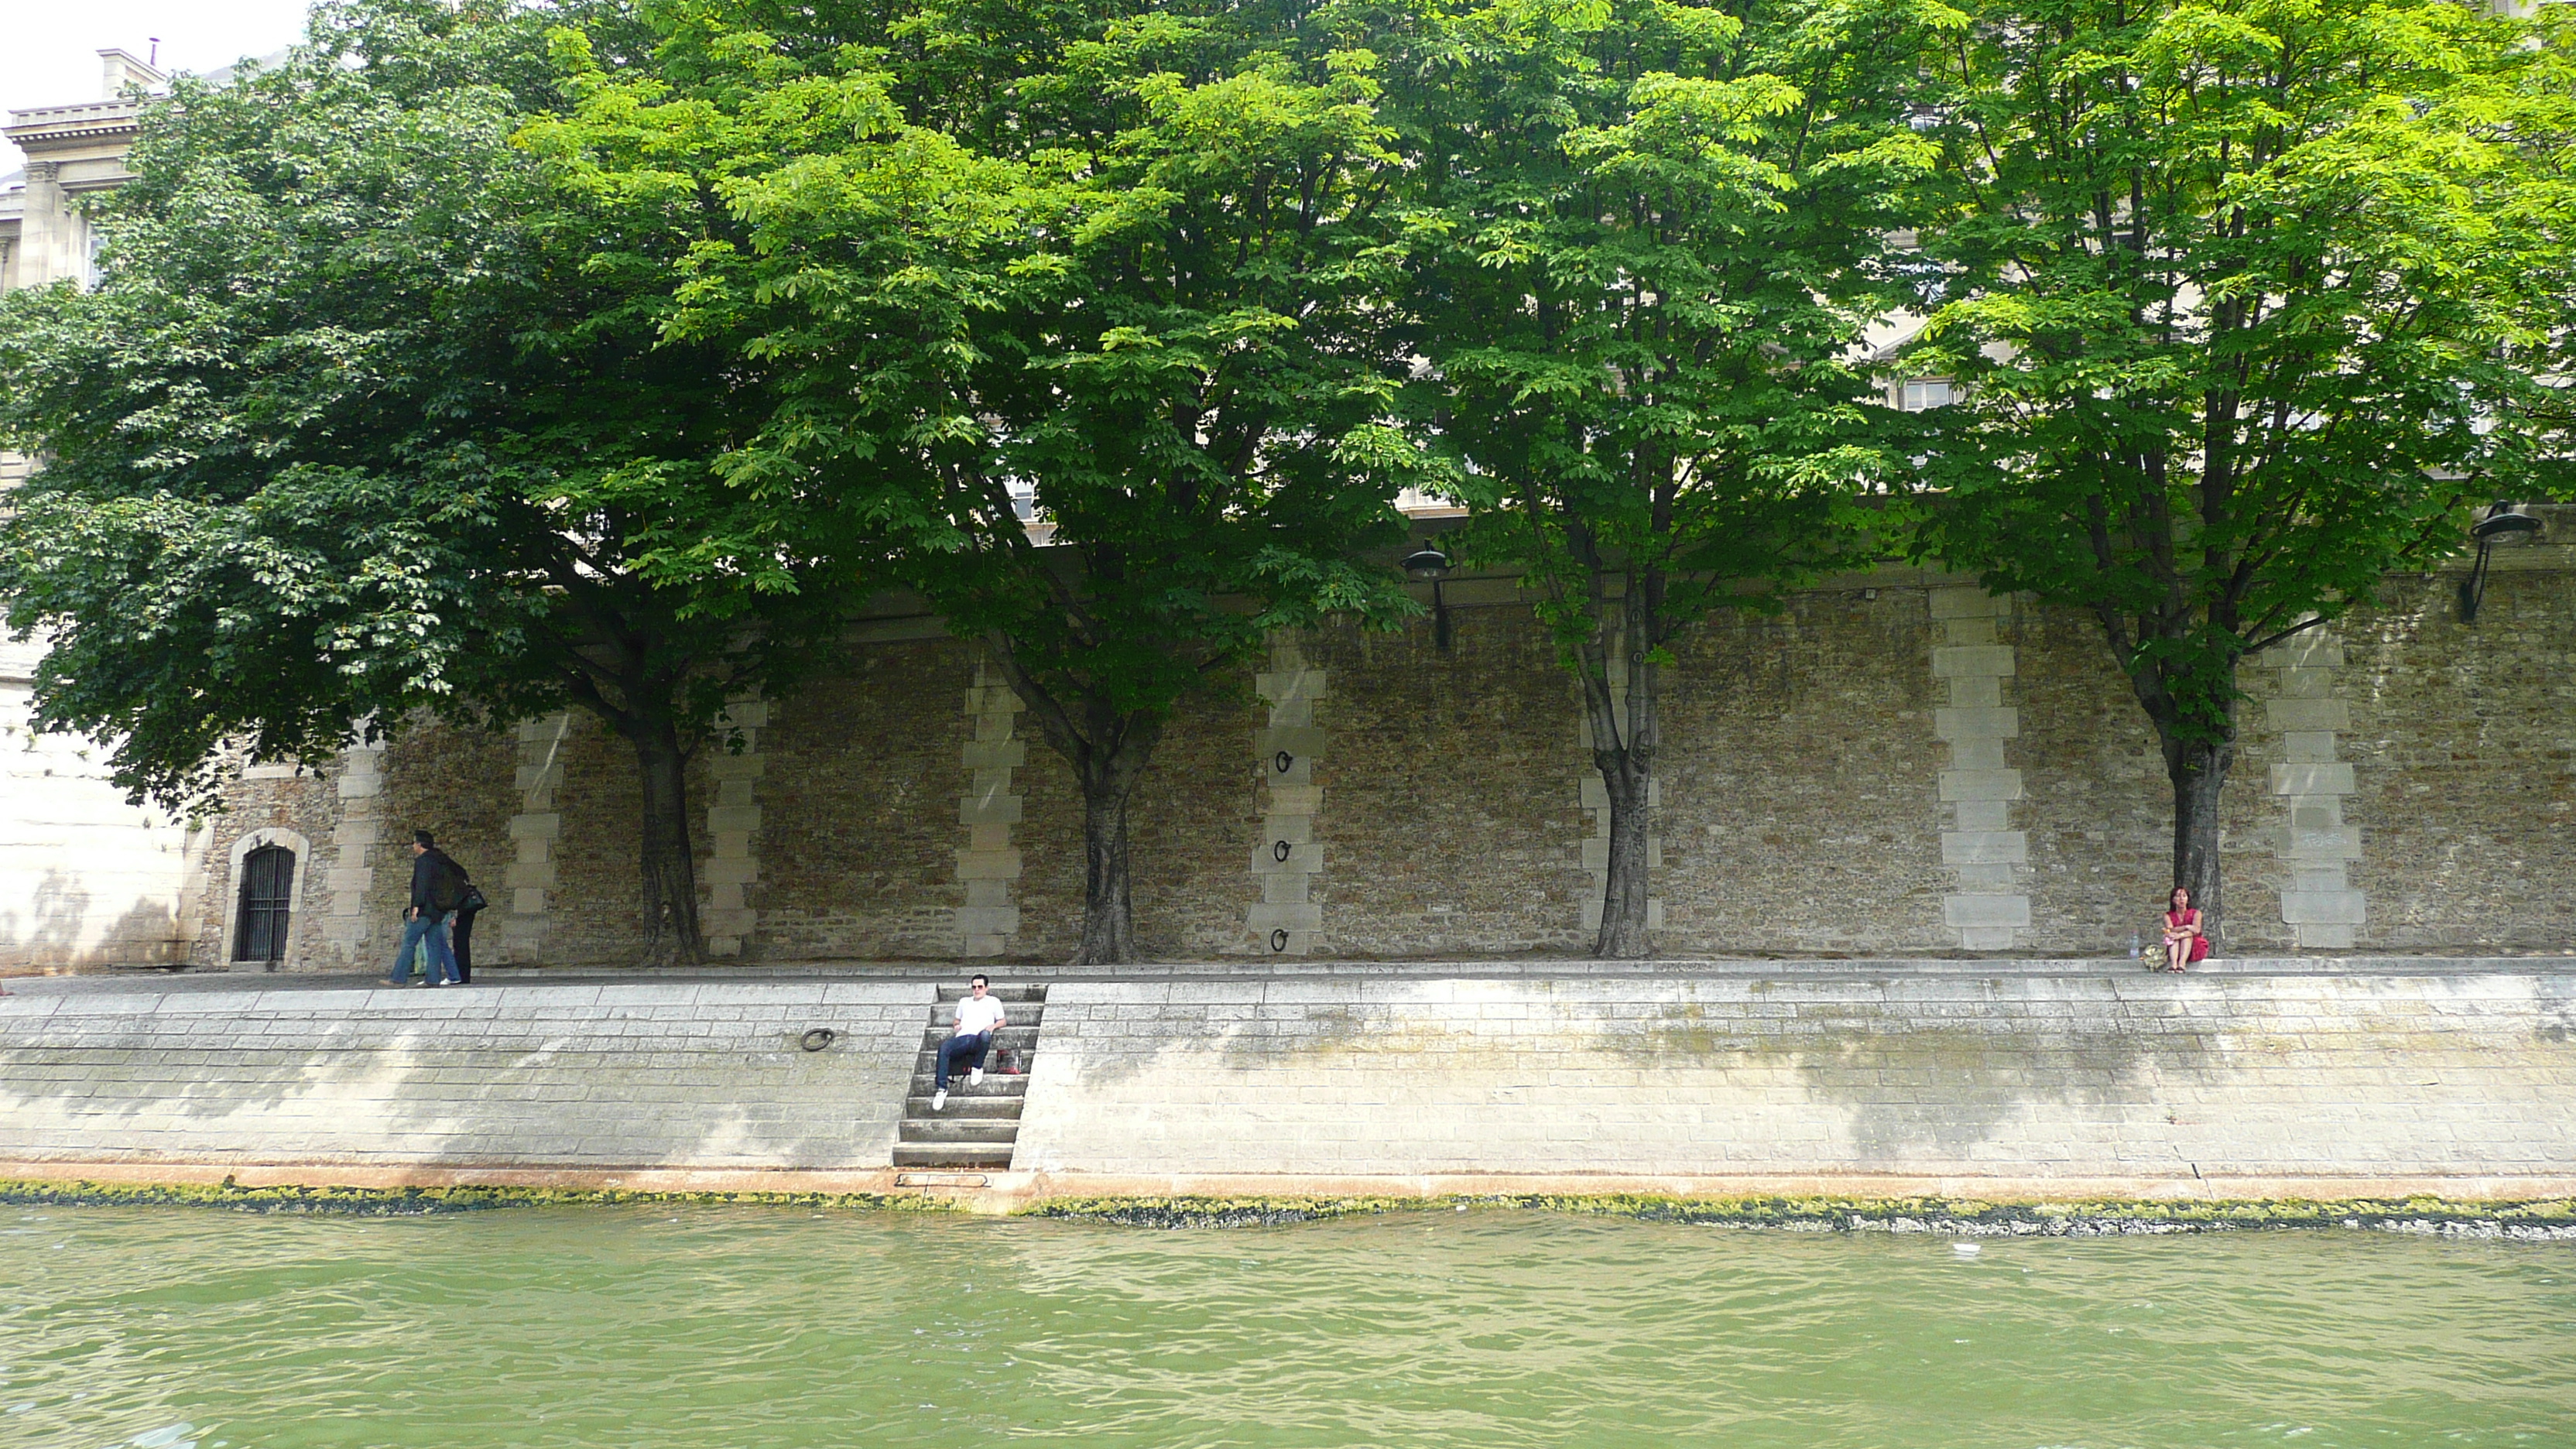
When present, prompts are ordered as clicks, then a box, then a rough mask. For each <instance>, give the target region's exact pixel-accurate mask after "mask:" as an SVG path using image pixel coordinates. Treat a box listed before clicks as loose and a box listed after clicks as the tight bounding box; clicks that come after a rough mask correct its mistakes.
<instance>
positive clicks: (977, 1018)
mask: <svg viewBox="0 0 2576 1449" xmlns="http://www.w3.org/2000/svg"><path fill="white" fill-rule="evenodd" d="M990 986H991V983H989V982H987V981H986V980H985V979H984V978H983V977H981V976H978V977H976V978H975V979H974V980H972V981H969V982H968V983H966V989H967V990H968V991H969V992H970V993H972V994H971V995H968V996H967V997H966V998H964V999H963V1000H961V1001H959V1002H958V1003H957V1019H956V1025H955V1028H954V1029H953V1030H952V1031H950V1033H949V1035H948V1040H946V1041H944V1042H941V1043H940V1044H939V1069H938V1071H936V1072H935V1073H933V1074H932V1076H931V1082H930V1087H931V1090H930V1110H931V1111H933V1112H938V1111H942V1110H945V1109H946V1107H947V1106H948V1074H949V1073H950V1072H952V1071H954V1070H956V1065H957V1063H959V1062H961V1061H962V1062H964V1063H965V1064H966V1085H968V1086H970V1087H971V1086H974V1085H975V1084H976V1083H978V1082H981V1081H982V1080H984V1053H985V1052H987V1051H989V1050H991V1049H992V1046H993V1034H994V1033H996V1032H998V1031H1000V1030H1001V1029H1002V1028H1003V1027H1006V1026H1008V1025H1010V1022H1009V1021H1007V1020H1005V1019H1004V1018H1003V1015H1002V1003H1000V1002H998V1001H995V1000H994V999H993V998H992V997H990V996H988V995H986V994H985V993H986V991H987V990H989V989H990Z"/></svg>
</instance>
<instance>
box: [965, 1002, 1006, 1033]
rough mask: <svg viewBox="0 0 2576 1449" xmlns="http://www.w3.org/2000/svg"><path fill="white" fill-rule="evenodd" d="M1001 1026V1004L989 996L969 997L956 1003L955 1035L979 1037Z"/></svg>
mask: <svg viewBox="0 0 2576 1449" xmlns="http://www.w3.org/2000/svg"><path fill="white" fill-rule="evenodd" d="M1001 1024H1002V1003H1000V1002H998V1001H996V1000H994V999H993V998H992V997H990V996H984V997H975V996H969V997H967V998H966V999H965V1000H963V1001H960V1002H958V1003H957V1034H958V1035H959V1036H981V1035H983V1034H984V1033H985V1032H988V1031H991V1030H992V1029H993V1028H995V1027H997V1026H1000V1025H1001Z"/></svg>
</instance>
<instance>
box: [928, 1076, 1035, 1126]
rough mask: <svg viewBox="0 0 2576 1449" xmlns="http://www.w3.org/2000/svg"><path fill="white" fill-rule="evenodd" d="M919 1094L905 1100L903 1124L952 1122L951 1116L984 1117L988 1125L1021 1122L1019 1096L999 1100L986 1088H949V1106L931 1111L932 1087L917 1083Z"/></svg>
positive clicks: (1021, 1099)
mask: <svg viewBox="0 0 2576 1449" xmlns="http://www.w3.org/2000/svg"><path fill="white" fill-rule="evenodd" d="M914 1085H917V1088H920V1091H914V1093H912V1096H907V1098H904V1122H917V1119H933V1116H935V1119H943V1122H945V1119H951V1116H981V1119H989V1122H1018V1119H1020V1106H1023V1104H1025V1098H1023V1096H1020V1093H1010V1096H997V1093H987V1091H984V1088H948V1106H945V1109H940V1111H930V1083H914Z"/></svg>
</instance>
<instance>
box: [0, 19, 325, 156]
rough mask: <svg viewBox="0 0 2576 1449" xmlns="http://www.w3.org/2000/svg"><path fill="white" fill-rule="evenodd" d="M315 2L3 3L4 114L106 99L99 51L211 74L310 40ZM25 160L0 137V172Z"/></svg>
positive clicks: (0, 81) (0, 66) (0, 76)
mask: <svg viewBox="0 0 2576 1449" xmlns="http://www.w3.org/2000/svg"><path fill="white" fill-rule="evenodd" d="M307 3H308V0H0V110H21V109H26V108H29V107H34V106H59V105H65V104H68V103H70V102H73V101H95V100H101V99H104V97H102V96H101V95H100V94H99V83H98V82H99V61H98V53H99V52H100V51H102V50H106V49H110V48H112V47H118V46H122V47H123V48H125V49H127V50H130V51H132V52H134V53H135V54H136V55H141V56H148V55H150V54H151V53H152V40H151V37H153V36H156V35H157V36H159V37H161V68H162V69H163V70H165V71H166V70H190V71H209V70H215V69H218V68H220V67H222V66H227V65H230V64H232V63H233V62H234V61H236V60H239V59H241V58H242V57H243V56H246V55H267V54H270V53H271V52H274V51H279V50H283V49H285V48H286V47H287V46H289V45H292V44H293V43H295V42H296V41H298V40H300V39H302V38H303V37H304V11H305V6H306V4H307ZM25 159H26V158H25V157H23V156H21V155H19V154H18V148H17V147H15V146H12V145H10V144H8V143H7V142H6V141H5V140H0V174H5V173H8V172H11V171H15V170H17V169H18V167H19V166H20V164H21V163H23V162H24V161H25Z"/></svg>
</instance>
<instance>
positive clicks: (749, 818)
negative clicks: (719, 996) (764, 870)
mask: <svg viewBox="0 0 2576 1449" xmlns="http://www.w3.org/2000/svg"><path fill="white" fill-rule="evenodd" d="M768 723H769V706H768V704H767V703H766V702H764V701H762V700H759V699H752V698H745V699H737V700H735V701H733V702H732V703H731V704H729V705H728V706H726V708H725V717H724V719H723V720H721V721H720V722H719V729H718V732H717V733H716V735H715V736H714V737H713V738H712V739H710V740H709V741H708V742H707V744H706V746H705V747H704V749H705V754H706V764H705V770H706V790H707V793H708V794H710V795H711V796H713V797H714V798H712V799H710V800H709V801H708V802H707V840H708V843H709V848H708V851H707V860H706V864H705V866H704V867H702V868H701V871H700V875H699V885H700V887H701V888H702V890H703V892H704V895H705V903H704V910H703V912H702V914H701V915H700V918H699V921H698V926H699V929H700V930H701V931H702V932H703V933H704V934H705V936H706V942H707V954H708V955H710V956H715V957H726V956H739V955H741V954H742V947H743V943H744V942H745V941H748V940H750V939H752V936H753V934H754V932H755V931H756V930H757V929H758V927H759V923H760V912H759V911H758V910H757V909H755V908H754V907H753V906H752V904H751V899H750V892H751V890H752V889H753V887H754V886H755V885H756V883H757V882H758V881H759V880H760V855H759V853H758V852H757V851H756V850H754V849H753V847H752V842H753V841H754V840H756V839H758V838H759V835H760V800H759V797H758V794H757V787H758V785H759V783H760V776H761V771H762V769H763V768H764V767H766V766H767V764H768V763H769V762H768V761H767V760H765V759H763V758H762V757H761V754H760V734H761V730H762V728H763V727H764V726H766V725H767V724H768Z"/></svg>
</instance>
